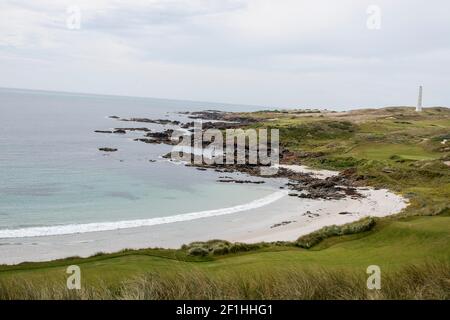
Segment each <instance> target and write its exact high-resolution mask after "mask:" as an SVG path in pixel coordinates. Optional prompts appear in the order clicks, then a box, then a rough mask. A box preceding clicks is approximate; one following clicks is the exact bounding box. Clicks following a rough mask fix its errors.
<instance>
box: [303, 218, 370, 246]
mask: <svg viewBox="0 0 450 320" xmlns="http://www.w3.org/2000/svg"><path fill="white" fill-rule="evenodd" d="M374 226H375V219H374V218H372V217H368V218H364V219H361V220H359V221H356V222H352V223H347V224H344V225H342V226H336V225H332V226H327V227H323V228H322V229H320V230H317V231H315V232H312V233H310V234H307V235H305V236H302V237H300V238H298V240H297V241H296V243H295V245H297V246H298V247H301V248H305V249H309V248H311V247H313V246H315V245H316V244H318V243H320V242H321V241H323V240H325V239H327V238H330V237H335V236H344V235H349V234H355V233H360V232H365V231H369V230H371V229H372V228H373V227H374Z"/></svg>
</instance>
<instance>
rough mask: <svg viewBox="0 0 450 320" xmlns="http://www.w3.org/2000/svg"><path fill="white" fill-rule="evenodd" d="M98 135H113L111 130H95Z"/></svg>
mask: <svg viewBox="0 0 450 320" xmlns="http://www.w3.org/2000/svg"><path fill="white" fill-rule="evenodd" d="M94 132H96V133H113V132H112V131H111V130H95V131H94Z"/></svg>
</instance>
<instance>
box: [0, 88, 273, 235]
mask: <svg viewBox="0 0 450 320" xmlns="http://www.w3.org/2000/svg"><path fill="white" fill-rule="evenodd" d="M212 108H214V109H221V110H229V111H237V110H256V109H258V108H257V107H249V106H236V105H224V104H211V103H200V102H191V101H173V100H162V99H151V98H131V97H113V96H97V95H82V94H65V93H54V92H38V91H25V90H10V89H0V115H1V116H0V181H1V184H0V231H1V230H3V231H4V230H5V229H21V228H29V227H38V226H57V225H68V224H81V223H98V222H118V221H127V220H135V219H150V218H155V217H168V216H173V215H178V214H183V213H192V212H197V211H205V210H215V209H220V208H226V207H233V206H238V205H241V204H244V203H249V202H251V201H254V200H256V199H259V198H262V197H265V196H267V195H269V194H272V193H273V192H274V190H275V189H276V186H275V185H273V184H271V183H267V184H263V185H236V184H224V183H218V182H216V180H217V179H218V177H219V176H222V175H223V174H221V173H217V172H212V171H201V172H200V171H198V170H196V169H195V168H187V167H185V166H183V165H176V164H173V163H170V162H168V161H166V160H164V159H161V158H160V156H161V155H163V154H165V153H167V152H169V151H170V150H171V147H170V146H165V145H150V144H145V143H141V142H135V141H132V138H134V137H139V136H142V133H139V132H136V133H128V134H126V135H118V134H101V133H94V130H107V129H110V128H116V127H149V128H152V129H158V130H163V129H164V127H163V126H160V125H153V124H147V123H133V122H120V121H117V120H114V119H110V118H108V116H110V115H117V116H120V117H148V118H153V119H164V118H171V119H173V118H177V117H181V119H182V117H183V116H181V115H178V114H177V113H176V112H177V111H192V110H204V109H212ZM186 121H187V120H186ZM99 147H114V148H118V149H119V150H118V151H117V152H114V153H109V154H107V153H104V152H100V151H98V148H99ZM149 160H157V161H156V162H150V161H149ZM227 175H229V174H227Z"/></svg>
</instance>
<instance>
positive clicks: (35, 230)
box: [0, 190, 287, 239]
mask: <svg viewBox="0 0 450 320" xmlns="http://www.w3.org/2000/svg"><path fill="white" fill-rule="evenodd" d="M285 195H287V191H285V190H282V191H277V192H274V193H272V194H270V195H268V196H266V197H264V198H261V199H257V200H254V201H251V202H249V203H246V204H243V205H238V206H234V207H229V208H222V209H216V210H207V211H199V212H192V213H184V214H178V215H174V216H168V217H157V218H150V219H138V220H125V221H117V222H98V223H85V224H68V225H60V226H48V227H32V228H21V229H5V230H0V239H6V238H26V237H40V236H56V235H64V234H74V233H85V232H95V231H111V230H119V229H127V228H136V227H146V226H154V225H159V224H166V223H174V222H181V221H189V220H195V219H201V218H208V217H214V216H221V215H227V214H232V213H237V212H242V211H247V210H251V209H256V208H261V207H264V206H266V205H268V204H270V203H272V202H275V201H277V200H279V199H281V198H283V197H284V196H285Z"/></svg>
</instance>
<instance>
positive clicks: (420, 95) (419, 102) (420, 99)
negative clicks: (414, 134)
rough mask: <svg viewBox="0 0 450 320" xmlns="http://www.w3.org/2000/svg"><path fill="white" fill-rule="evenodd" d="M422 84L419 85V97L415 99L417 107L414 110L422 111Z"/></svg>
mask: <svg viewBox="0 0 450 320" xmlns="http://www.w3.org/2000/svg"><path fill="white" fill-rule="evenodd" d="M422 90H423V89H422V86H420V87H419V99H418V100H417V107H416V111H417V112H421V111H422Z"/></svg>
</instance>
